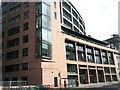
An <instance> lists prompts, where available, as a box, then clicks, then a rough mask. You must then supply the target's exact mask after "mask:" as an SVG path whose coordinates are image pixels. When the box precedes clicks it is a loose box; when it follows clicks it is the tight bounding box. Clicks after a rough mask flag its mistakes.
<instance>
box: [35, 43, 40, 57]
mask: <svg viewBox="0 0 120 90" xmlns="http://www.w3.org/2000/svg"><path fill="white" fill-rule="evenodd" d="M41 49H42V48H41V44H40V43H36V47H35V55H36V57H41Z"/></svg>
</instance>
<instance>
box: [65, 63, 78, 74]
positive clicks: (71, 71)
mask: <svg viewBox="0 0 120 90" xmlns="http://www.w3.org/2000/svg"><path fill="white" fill-rule="evenodd" d="M67 73H69V74H77V65H73V64H67Z"/></svg>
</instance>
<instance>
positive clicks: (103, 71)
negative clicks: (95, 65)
mask: <svg viewBox="0 0 120 90" xmlns="http://www.w3.org/2000/svg"><path fill="white" fill-rule="evenodd" d="M103 74H104V80H105V82H106V77H105V69H104V67H103Z"/></svg>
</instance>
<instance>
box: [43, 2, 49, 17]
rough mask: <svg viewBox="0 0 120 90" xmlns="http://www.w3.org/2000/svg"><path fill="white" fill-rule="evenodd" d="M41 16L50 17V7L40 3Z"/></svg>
mask: <svg viewBox="0 0 120 90" xmlns="http://www.w3.org/2000/svg"><path fill="white" fill-rule="evenodd" d="M42 14H44V15H47V16H49V17H50V6H48V5H47V4H44V3H42Z"/></svg>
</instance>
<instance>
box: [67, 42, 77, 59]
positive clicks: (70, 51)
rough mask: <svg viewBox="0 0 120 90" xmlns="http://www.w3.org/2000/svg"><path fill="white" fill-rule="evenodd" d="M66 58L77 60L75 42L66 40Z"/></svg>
mask: <svg viewBox="0 0 120 90" xmlns="http://www.w3.org/2000/svg"><path fill="white" fill-rule="evenodd" d="M65 45H66V59H67V60H74V61H75V60H76V57H75V45H74V43H73V42H69V41H66V42H65Z"/></svg>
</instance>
